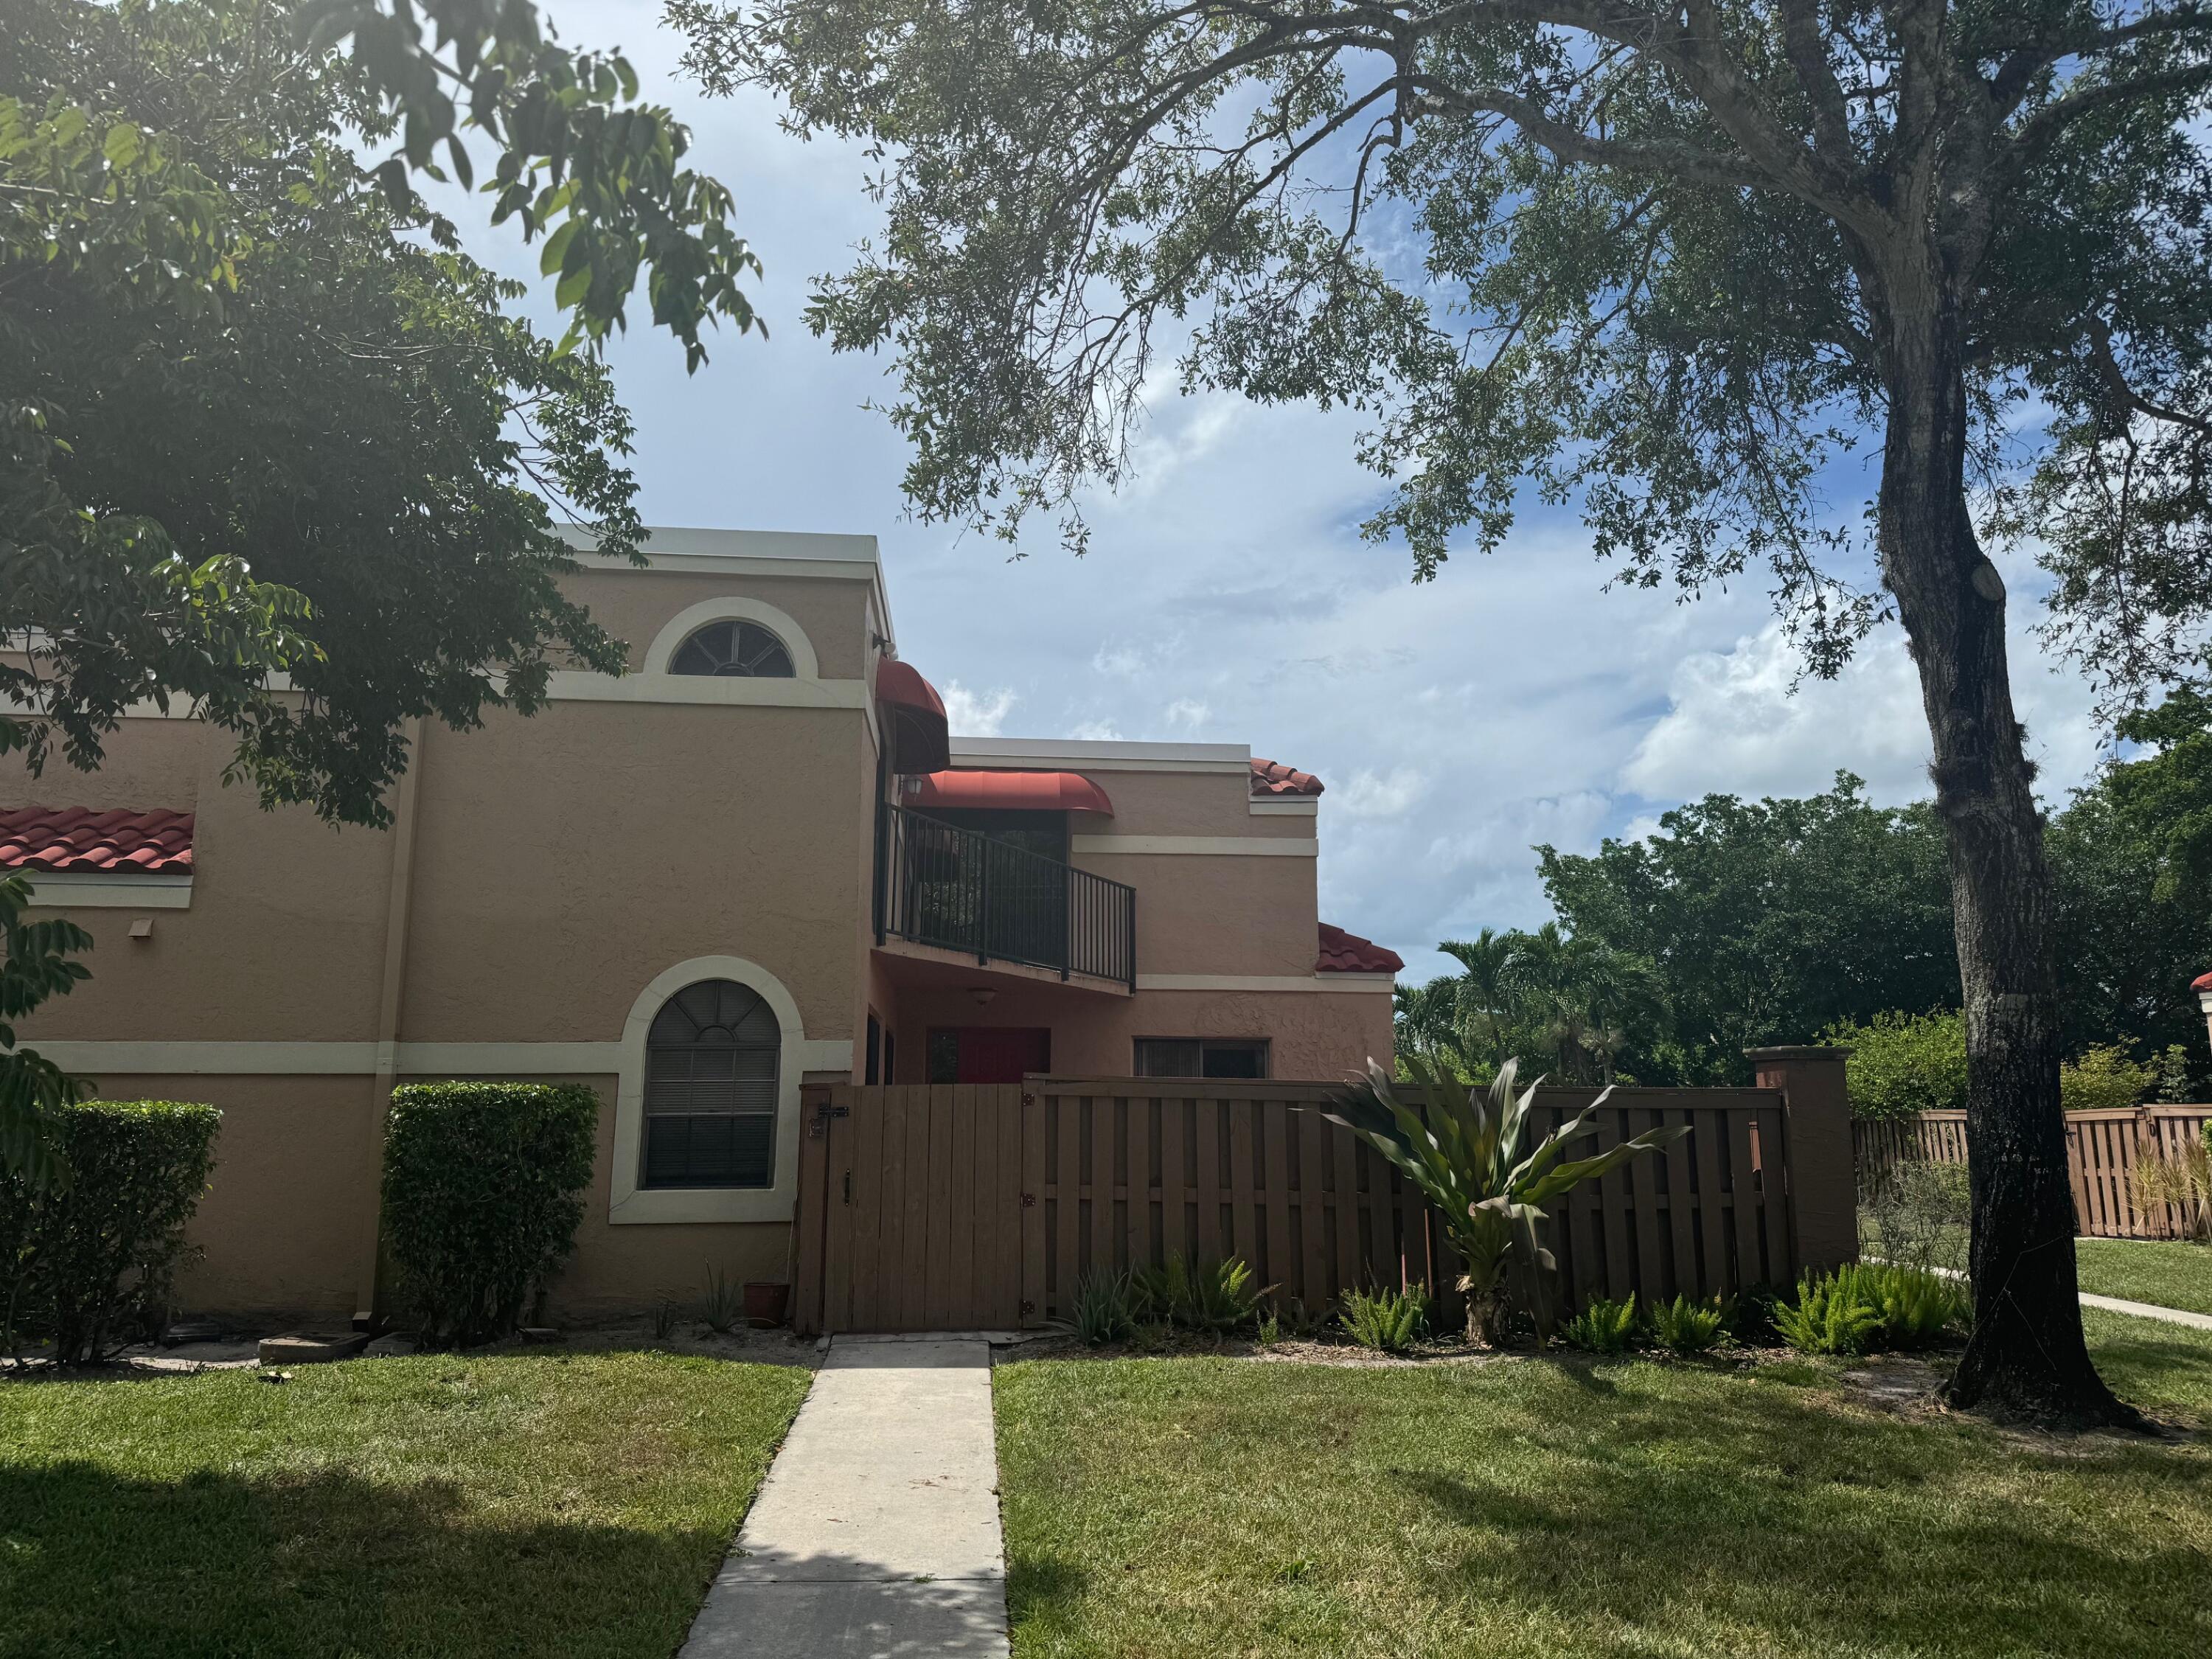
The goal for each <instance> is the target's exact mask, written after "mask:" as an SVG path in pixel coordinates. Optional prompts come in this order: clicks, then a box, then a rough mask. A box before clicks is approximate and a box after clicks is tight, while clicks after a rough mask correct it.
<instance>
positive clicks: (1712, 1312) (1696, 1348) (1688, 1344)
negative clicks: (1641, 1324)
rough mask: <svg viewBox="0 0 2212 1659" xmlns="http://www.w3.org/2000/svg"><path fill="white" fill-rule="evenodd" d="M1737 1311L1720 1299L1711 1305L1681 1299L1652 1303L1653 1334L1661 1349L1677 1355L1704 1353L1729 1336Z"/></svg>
mask: <svg viewBox="0 0 2212 1659" xmlns="http://www.w3.org/2000/svg"><path fill="white" fill-rule="evenodd" d="M1734 1311H1735V1310H1733V1309H1731V1308H1729V1306H1728V1304H1726V1303H1724V1302H1723V1301H1722V1300H1721V1298H1720V1297H1717V1296H1716V1297H1713V1299H1712V1300H1711V1301H1710V1302H1692V1301H1691V1300H1690V1298H1689V1297H1686V1296H1678V1297H1675V1298H1674V1300H1673V1301H1672V1302H1658V1303H1654V1304H1652V1306H1651V1334H1652V1336H1653V1338H1654V1339H1655V1340H1656V1341H1657V1342H1658V1344H1659V1346H1661V1347H1662V1348H1667V1349H1669V1350H1671V1351H1672V1352H1675V1353H1703V1352H1705V1351H1706V1350H1707V1349H1709V1348H1711V1347H1713V1346H1717V1344H1718V1343H1719V1341H1720V1340H1721V1338H1722V1337H1723V1335H1725V1334H1727V1331H1728V1326H1729V1318H1730V1316H1731V1315H1732V1314H1733V1313H1734Z"/></svg>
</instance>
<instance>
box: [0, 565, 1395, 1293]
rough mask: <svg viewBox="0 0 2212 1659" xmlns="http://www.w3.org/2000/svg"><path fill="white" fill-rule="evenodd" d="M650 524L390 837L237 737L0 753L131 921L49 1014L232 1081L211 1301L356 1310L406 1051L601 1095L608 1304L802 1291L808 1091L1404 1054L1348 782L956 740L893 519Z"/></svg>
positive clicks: (36, 826)
mask: <svg viewBox="0 0 2212 1659" xmlns="http://www.w3.org/2000/svg"><path fill="white" fill-rule="evenodd" d="M648 552H649V555H650V559H651V562H650V566H649V568H642V569H641V568H636V567H635V566H632V565H630V564H629V563H628V562H626V561H616V560H611V559H602V558H599V557H596V556H591V555H588V554H586V555H585V556H583V565H584V568H582V569H581V570H580V571H579V572H578V573H577V574H575V575H574V577H573V578H571V579H570V581H569V586H570V587H571V590H572V591H573V592H574V595H575V597H577V598H578V599H580V600H581V601H582V602H584V603H585V604H586V605H588V606H589V607H590V609H591V610H592V612H593V614H594V615H595V616H596V617H599V619H600V620H601V621H602V622H603V623H605V624H606V625H607V626H608V627H609V628H610V629H611V631H612V632H614V633H615V634H617V635H619V636H620V637H622V638H623V639H624V640H626V641H628V642H629V645H630V647H631V661H632V663H633V664H634V665H635V671H634V672H632V673H630V674H629V675H626V676H624V677H623V678H618V679H617V678H608V677H605V676H602V675H598V674H592V673H583V672H562V673H558V674H556V675H555V677H554V685H553V690H552V700H551V702H550V706H549V707H548V708H545V709H544V710H543V711H542V712H540V713H539V714H537V715H536V716H535V717H533V718H531V719H521V718H519V717H514V716H511V715H504V714H500V715H495V716H494V717H492V718H490V719H489V720H487V721H486V723H485V725H484V726H483V727H482V728H481V729H479V730H476V731H472V732H454V731H452V730H449V729H447V728H446V727H445V726H441V725H437V724H435V723H430V724H427V725H424V726H422V727H421V728H420V729H419V730H416V731H414V732H411V733H410V737H411V738H412V742H413V745H414V747H413V760H412V764H411V765H410V769H409V770H408V772H407V774H406V776H405V778H404V781H403V782H402V783H401V784H400V785H399V786H398V788H397V790H396V791H395V793H394V797H393V799H392V810H393V814H394V822H393V824H392V827H391V828H390V829H387V830H382V831H374V830H368V829H358V828H349V829H333V828H331V827H330V826H328V825H325V824H324V823H320V822H319V821H318V820H316V819H315V818H314V817H313V815H312V814H310V813H309V812H307V811H276V812H264V811H262V810H261V809H260V807H259V805H258V803H257V802H256V800H255V799H254V798H253V796H252V793H250V792H249V791H246V790H242V789H230V788H225V787H222V782H221V776H222V770H223V767H224V763H225V762H226V760H227V759H228V744H227V743H226V741H225V738H224V736H223V734H222V733H221V732H217V731H214V730H211V729H210V728H209V727H207V726H204V725H203V724H201V723H200V722H198V721H196V720H191V719H190V718H185V717H163V716H161V714H159V713H158V711H155V710H153V709H151V708H148V709H146V710H144V711H143V717H140V718H134V719H131V720H127V721H125V725H124V727H123V729H122V730H121V731H120V732H118V733H117V734H116V736H115V738H114V740H113V742H112V744H111V745H110V748H109V756H108V759H107V762H106V764H105V765H104V766H103V767H102V768H101V769H100V770H99V771H98V772H96V773H93V774H89V775H87V774H81V773H76V772H74V771H70V770H67V769H63V768H60V767H57V768H55V769H51V770H49V771H48V772H47V774H46V775H45V776H44V777H42V778H40V779H36V780H33V779H29V778H27V777H25V776H24V775H21V772H20V771H16V772H12V773H0V867H6V868H11V869H15V870H19V871H23V872H28V873H29V874H31V875H32V877H33V880H34V883H35V894H36V901H37V902H38V903H40V905H44V906H52V907H55V908H58V909H60V910H63V911H65V912H66V913H67V914H69V915H70V916H72V917H73V919H75V920H76V921H78V922H80V923H81V924H82V925H83V926H84V927H87V928H88V930H89V931H90V932H91V933H93V935H94V939H95V940H96V946H97V948H96V950H95V951H94V954H93V956H92V957H91V958H90V965H91V967H92V969H93V971H94V977H93V979H92V980H91V981H90V982H88V984H85V985H83V986H82V987H79V988H78V989H77V991H76V993H75V994H72V995H70V996H68V997H66V998H64V999H61V1000H58V1001H56V1002H54V1003H52V1004H51V1005H50V1006H48V1007H46V1009H43V1010H41V1011H40V1013H39V1014H38V1016H37V1017H36V1018H35V1019H34V1020H33V1022H32V1023H31V1024H30V1027H29V1029H28V1030H26V1031H25V1032H24V1034H23V1036H24V1038H25V1041H26V1042H29V1043H31V1044H32V1045H33V1046H35V1047H37V1048H39V1049H40V1050H41V1051H42V1052H44V1053H46V1054H49V1055H51V1056H52V1057H53V1058H55V1059H57V1060H59V1061H61V1062H62V1063H63V1064H64V1065H65V1066H69V1067H70V1068H71V1069H72V1070H73V1071H76V1072H77V1073H80V1074H82V1075H85V1076H88V1077H90V1078H92V1079H95V1080H96V1082H97V1085H98V1086H99V1088H100V1091H102V1092H103V1093H106V1094H108V1095H111V1096H117V1097H169V1098H189V1099H197V1100H207V1101H211V1102H213V1103H216V1105H218V1106H220V1107H221V1108H222V1110H223V1114H224V1116H223V1127H222V1137H221V1140H220V1143H219V1146H218V1161H217V1166H216V1175H215V1178H214V1182H213V1186H212V1188H211V1190H210V1192H209V1193H208V1194H207V1196H206V1198H205V1200H204V1202H203V1203H202V1205H201V1208H200V1212H199V1215H198V1217H197V1220H196V1222H195V1224H194V1237H195V1239H196V1242H197V1243H199V1244H200V1245H201V1246H202V1247H203V1248H204V1256H203V1257H202V1259H201V1260H200V1261H198V1262H197V1264H196V1265H195V1266H194V1267H193V1268H192V1269H191V1271H190V1273H189V1274H188V1275H187V1277H186V1279H185V1282H184V1285H183V1287H182V1288H183V1293H184V1296H185V1299H186V1302H187V1304H188V1305H192V1306H197V1307H201V1308H208V1309H217V1310H235V1311H272V1312H273V1311H276V1310H283V1311H285V1312H288V1313H290V1312H296V1313H299V1314H301V1315H305V1316H321V1317H331V1316H343V1315H349V1314H353V1313H356V1312H358V1311H360V1310H362V1309H364V1308H365V1307H366V1305H367V1303H368V1297H370V1295H371V1293H372V1291H373V1289H374V1272H375V1259H376V1235H377V1173H378V1165H379V1158H380V1138H381V1133H382V1125H383V1112H384V1105H385V1103H386V1101H387V1100H388V1098H389V1096H390V1092H391V1090H392V1086H393V1085H395V1084H397V1083H401V1082H405V1081H408V1080H410V1079H423V1078H440V1077H468V1076H479V1077H501V1078H516V1079H581V1080H584V1081H586V1082H589V1083H591V1084H592V1085H595V1086H596V1087H597V1088H598V1089H599V1092H600V1095H601V1097H602V1099H603V1100H604V1101H605V1103H606V1109H605V1113H604V1115H603V1119H602V1124H601V1130H600V1136H601V1141H600V1152H599V1169H598V1173H597V1175H596V1176H595V1179H594V1183H593V1187H592V1192H591V1193H590V1194H589V1197H588V1207H587V1210H586V1218H585V1222H584V1225H583V1227H582V1229H581V1231H580V1234H579V1237H578V1242H577V1249H576V1254H575V1256H574V1261H573V1262H572V1263H571V1265H570V1267H568V1270H567V1272H566V1273H564V1275H563V1276H562V1280H561V1283H560V1285H558V1286H557V1291H556V1307H559V1308H562V1309H563V1310H568V1311H569V1312H572V1313H574V1312H589V1311H592V1310H614V1309H617V1308H630V1307H635V1306H638V1305H640V1304H644V1303H646V1302H648V1301H650V1300H652V1299H653V1297H656V1296H658V1295H659V1294H662V1293H668V1294H675V1295H684V1294H688V1293H689V1292H690V1291H693V1290H695V1289H696V1286H697V1285H698V1284H699V1282H700V1280H701V1278H702V1274H703V1271H704V1267H705V1264H706V1263H708V1261H712V1262H714V1264H715V1265H716V1266H718V1267H721V1268H723V1269H724V1270H726V1271H729V1272H732V1273H736V1274H738V1275H741V1276H743V1277H746V1278H758V1279H781V1278H783V1277H784V1276H785V1275H786V1273H787V1271H788V1262H789V1255H790V1250H791V1223H792V1218H793V1196H794V1191H795V1185H796V1178H797V1166H798V1151H799V1136H800V1133H801V1128H800V1123H799V1088H800V1085H801V1084H802V1083H803V1082H808V1081H828V1080H849V1081H854V1082H866V1083H875V1082H882V1083H898V1084H921V1083H935V1082H950V1083H957V1082H988V1081H1005V1080H1013V1079H1019V1078H1021V1077H1022V1076H1024V1074H1027V1073H1044V1072H1051V1073H1060V1074H1063V1075H1084V1076H1094V1077H1126V1076H1133V1075H1145V1074H1154V1075H1159V1074H1166V1075H1176V1076H1199V1077H1225V1078H1241V1077H1255V1076H1261V1077H1269V1076H1272V1077H1285V1078H1312V1079H1334V1078H1338V1077H1340V1076H1342V1075H1343V1074H1344V1073H1346V1071H1347V1070H1348V1069H1350V1068H1352V1067H1354V1066H1358V1065H1359V1064H1360V1063H1361V1062H1363V1061H1364V1060H1365V1059H1366V1058H1367V1057H1369V1056H1370V1055H1376V1056H1385V1055H1387V1054H1389V1048H1390V1041H1391V996H1390V993H1391V987H1392V980H1393V975H1394V973H1395V970H1396V969H1398V968H1399V967H1400V966H1401V963H1399V961H1398V959H1397V958H1396V957H1395V956H1393V955H1392V954H1391V953H1390V952H1389V951H1384V950H1381V949H1379V948H1377V947H1376V946H1375V945H1370V944H1369V943H1368V942H1367V941H1365V940H1364V939H1358V938H1357V937H1355V936H1353V935H1351V934H1348V933H1343V932H1341V931H1340V930H1338V929H1336V928H1334V927H1328V926H1326V925H1324V924H1322V921H1321V920H1320V918H1319V916H1318V915H1317V914H1316V889H1315V871H1316V854H1317V852H1318V845H1319V843H1318V829H1319V823H1320V810H1321V804H1322V785H1321V783H1320V782H1319V781H1317V780H1316V779H1314V778H1312V777H1310V776H1309V775H1306V774H1304V773H1302V772H1299V771H1297V770H1295V769H1292V768H1291V767H1289V766H1285V765H1278V764H1275V763H1273V762H1270V761H1267V760H1261V759H1255V758H1254V757H1252V756H1251V755H1250V753H1249V750H1246V749H1245V748H1243V746H1241V745H1235V744H1151V743H1088V742H1066V741H1056V740H1043V739H1029V738H960V737H956V736H952V735H951V734H950V733H949V732H947V730H946V726H945V710H944V706H943V704H942V702H940V701H939V698H938V696H937V694H936V693H935V692H934V691H933V690H932V689H931V687H930V686H929V684H928V682H927V680H926V679H925V678H923V676H922V675H921V673H920V672H918V671H916V668H915V666H911V665H908V664H907V663H905V662H903V661H902V660H900V659H898V657H897V655H896V645H895V643H894V641H895V635H894V632H893V629H892V623H891V617H890V607H889V605H888V603H887V601H886V598H885V592H884V577H883V572H882V569H881V568H880V565H879V563H878V557H877V552H876V545H875V541H874V538H872V537H864V536H820V535H787V534H776V533H744V532H719V531H697V530H669V531H659V532H654V534H653V538H652V539H651V541H650V543H649V544H648ZM179 712H181V711H179ZM1272 741H1273V739H1271V742H1272ZM10 764H12V763H10Z"/></svg>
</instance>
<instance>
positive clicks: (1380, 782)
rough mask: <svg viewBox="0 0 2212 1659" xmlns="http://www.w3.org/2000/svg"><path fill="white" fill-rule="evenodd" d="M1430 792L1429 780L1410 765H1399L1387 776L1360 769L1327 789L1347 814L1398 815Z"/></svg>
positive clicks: (1339, 809) (1335, 805)
mask: <svg viewBox="0 0 2212 1659" xmlns="http://www.w3.org/2000/svg"><path fill="white" fill-rule="evenodd" d="M1427 792H1428V780H1427V779H1426V778H1425V777H1423V776H1422V775H1420V774H1419V772H1417V771H1415V770H1414V769H1413V768H1412V767H1410V766H1397V767H1393V768H1392V769H1390V772H1389V775H1388V776H1378V775H1376V774H1375V773H1373V772H1367V771H1360V772H1355V773H1353V774H1352V775H1351V777H1349V778H1347V779H1346V780H1345V781H1343V782H1341V783H1336V784H1332V785H1330V786H1329V789H1328V801H1329V805H1330V806H1331V808H1332V809H1334V811H1335V812H1337V813H1339V814H1340V815H1342V816H1343V817H1348V818H1395V817H1401V816H1402V815H1403V814H1404V813H1406V812H1408V811H1411V810H1412V809H1413V804H1414V803H1415V802H1416V801H1418V800H1419V799H1420V798H1421V797H1422V796H1423V795H1424V794H1425V793H1427Z"/></svg>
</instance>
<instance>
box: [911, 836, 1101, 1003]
mask: <svg viewBox="0 0 2212 1659" xmlns="http://www.w3.org/2000/svg"><path fill="white" fill-rule="evenodd" d="M876 937H877V939H879V940H881V939H910V940H912V941H913V942H914V943H915V944H917V945H936V946H938V947H939V948H940V949H943V950H947V951H962V952H963V953H965V954H968V955H972V956H973V957H975V960H976V962H977V963H991V962H1014V963H1023V964H1024V965H1025V966H1028V967H1031V968H1049V969H1053V970H1054V972H1056V973H1058V974H1059V975H1060V977H1061V978H1062V979H1066V978H1068V977H1070V976H1071V975H1076V974H1082V975H1085V976H1087V977H1089V978H1092V979H1111V980H1119V981H1121V983H1122V984H1124V985H1126V986H1127V987H1129V988H1130V989H1131V990H1134V989H1136V986H1137V891H1136V889H1134V888H1133V887H1128V886H1125V885H1124V884H1121V882H1118V881H1109V880H1107V878H1105V877H1103V876H1098V875H1093V874H1092V873H1091V872H1090V871H1088V870H1078V869H1076V868H1075V867H1074V866H1073V865H1067V864H1063V863H1061V862H1060V860H1058V859H1048V858H1046V857H1044V856H1042V854H1036V853H1032V852H1030V851H1028V850H1026V849H1025V848H1019V847H1012V846H1009V845H1007V844H1006V842H1001V841H994V840H992V839H991V838H990V837H989V836H985V835H981V834H979V833H977V832H976V831H975V830H973V829H959V828H957V827H956V826H954V825H952V824H950V823H940V822H939V820H937V819H935V818H932V817H923V816H922V815H921V813H919V812H915V811H908V809H907V808H905V807H903V806H890V805H885V806H884V807H883V808H882V809H881V815H880V817H879V818H878V823H877V833H876Z"/></svg>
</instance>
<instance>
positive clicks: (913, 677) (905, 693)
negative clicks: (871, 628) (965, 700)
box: [876, 657, 952, 773]
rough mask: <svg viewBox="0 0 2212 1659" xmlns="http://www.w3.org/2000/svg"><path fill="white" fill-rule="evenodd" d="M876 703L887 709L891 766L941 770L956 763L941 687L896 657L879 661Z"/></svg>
mask: <svg viewBox="0 0 2212 1659" xmlns="http://www.w3.org/2000/svg"><path fill="white" fill-rule="evenodd" d="M876 703H877V706H878V707H879V708H881V709H882V710H883V712H884V738H885V740H886V741H887V743H888V744H889V745H890V752H891V770H892V771H894V772H900V773H910V772H941V771H943V770H944V769H945V768H946V767H948V766H950V765H951V764H952V744H951V735H950V728H949V727H948V726H946V724H945V699H944V698H942V697H940V696H938V695H937V688H936V687H935V686H933V685H932V684H930V683H929V682H928V681H927V680H926V679H924V678H922V677H921V675H920V674H918V673H916V672H915V671H914V670H913V669H912V668H910V667H909V666H908V665H906V664H905V663H902V662H901V661H899V660H898V659H896V658H895V657H886V658H884V660H883V661H881V662H879V663H878V664H877V665H876Z"/></svg>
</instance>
